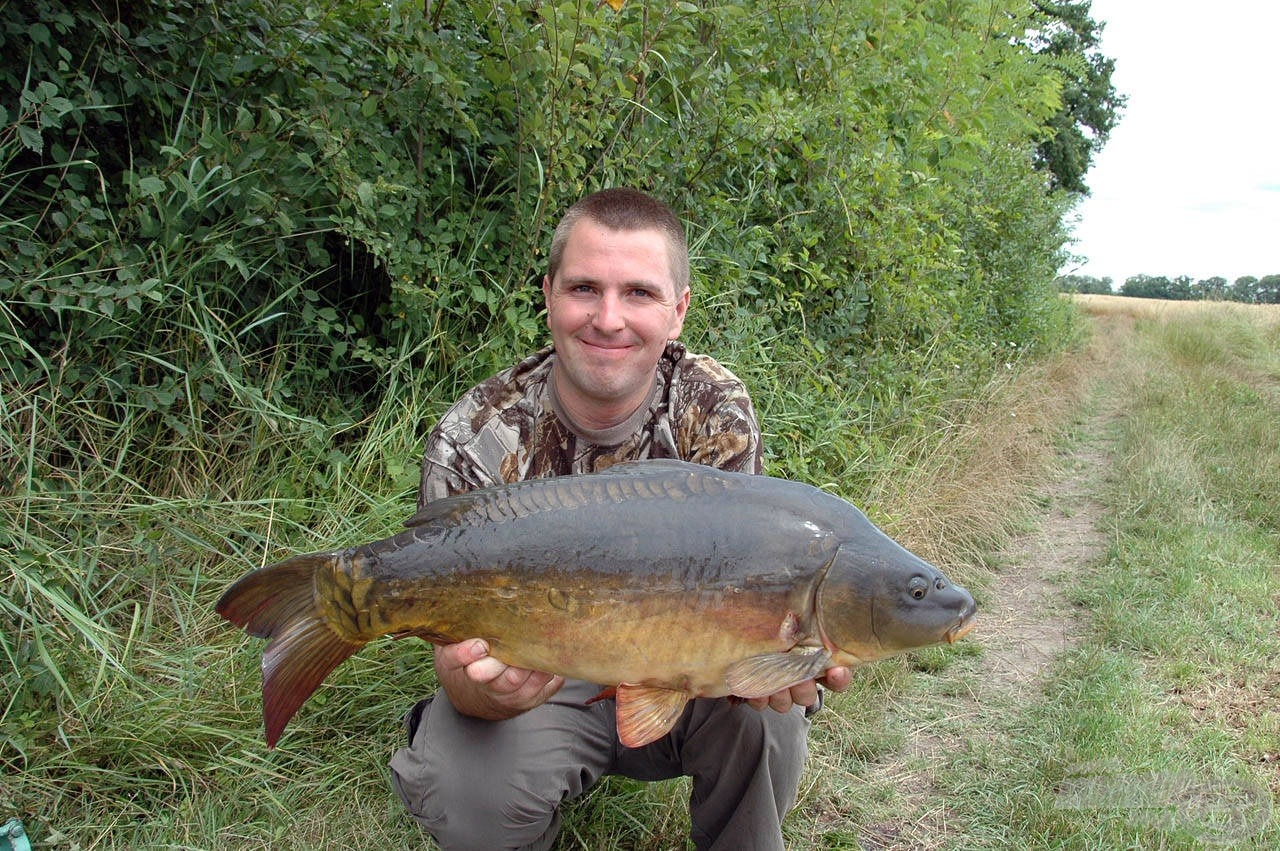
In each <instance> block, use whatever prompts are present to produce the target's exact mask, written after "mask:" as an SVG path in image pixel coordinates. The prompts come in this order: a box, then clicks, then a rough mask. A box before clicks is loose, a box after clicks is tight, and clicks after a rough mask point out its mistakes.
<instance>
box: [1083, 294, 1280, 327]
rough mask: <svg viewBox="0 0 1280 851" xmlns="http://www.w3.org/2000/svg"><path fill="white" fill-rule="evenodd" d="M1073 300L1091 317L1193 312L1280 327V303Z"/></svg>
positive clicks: (1086, 297)
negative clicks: (1249, 320)
mask: <svg viewBox="0 0 1280 851" xmlns="http://www.w3.org/2000/svg"><path fill="white" fill-rule="evenodd" d="M1072 300H1073V301H1074V302H1075V303H1076V304H1077V305H1079V306H1080V309H1081V310H1083V311H1084V312H1085V313H1087V314H1089V315H1090V316H1097V317H1126V318H1129V319H1168V318H1175V317H1186V316H1187V315H1188V314H1194V313H1213V314H1214V315H1217V316H1221V315H1222V314H1223V313H1227V314H1238V315H1241V316H1249V317H1251V318H1253V319H1255V320H1257V321H1261V322H1263V323H1265V324H1266V325H1280V304H1240V303H1238V302H1232V301H1214V302H1205V301H1170V300H1167V299H1159V298H1131V297H1129V296H1119V295H1074V296H1072Z"/></svg>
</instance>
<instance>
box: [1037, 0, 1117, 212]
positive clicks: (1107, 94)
mask: <svg viewBox="0 0 1280 851" xmlns="http://www.w3.org/2000/svg"><path fill="white" fill-rule="evenodd" d="M1034 5H1035V7H1036V9H1037V10H1038V11H1039V13H1040V16H1041V21H1042V24H1041V26H1040V28H1039V29H1038V31H1037V32H1036V33H1035V34H1034V36H1033V37H1032V39H1031V43H1032V46H1033V49H1035V51H1036V52H1037V54H1039V55H1041V56H1045V57H1048V58H1050V59H1051V60H1052V62H1053V64H1054V67H1056V68H1057V69H1058V73H1059V74H1060V75H1061V77H1062V105H1061V108H1060V109H1059V110H1058V111H1057V112H1056V113H1055V114H1054V115H1053V117H1052V118H1050V119H1049V121H1048V122H1047V123H1046V127H1045V129H1046V136H1045V138H1044V139H1043V141H1041V142H1040V145H1039V149H1038V153H1037V160H1038V162H1039V163H1040V166H1041V167H1042V168H1043V169H1045V170H1046V171H1047V172H1048V173H1049V174H1050V175H1052V180H1053V185H1054V186H1056V187H1061V188H1062V189H1065V190H1067V191H1068V192H1074V193H1078V194H1081V195H1087V194H1089V187H1088V185H1087V184H1086V183H1085V175H1086V174H1087V173H1088V171H1089V167H1090V166H1091V165H1092V164H1093V157H1094V155H1095V154H1096V153H1097V152H1098V151H1100V150H1101V149H1102V147H1103V145H1105V144H1106V142H1107V138H1108V137H1109V136H1110V134H1111V130H1112V129H1113V128H1114V127H1115V125H1116V122H1117V121H1118V120H1119V117H1120V111H1121V109H1122V108H1123V107H1124V104H1125V98H1124V96H1122V95H1120V94H1119V93H1117V92H1116V89H1115V86H1113V85H1112V83H1111V75H1112V73H1113V72H1114V71H1115V64H1116V63H1115V60H1114V59H1111V58H1109V57H1107V56H1104V55H1103V54H1102V53H1101V52H1100V51H1099V46H1100V40H1101V37H1102V30H1103V28H1104V26H1105V25H1104V24H1102V23H1099V22H1096V21H1094V20H1093V18H1092V17H1090V14H1089V10H1090V0H1035V3H1034Z"/></svg>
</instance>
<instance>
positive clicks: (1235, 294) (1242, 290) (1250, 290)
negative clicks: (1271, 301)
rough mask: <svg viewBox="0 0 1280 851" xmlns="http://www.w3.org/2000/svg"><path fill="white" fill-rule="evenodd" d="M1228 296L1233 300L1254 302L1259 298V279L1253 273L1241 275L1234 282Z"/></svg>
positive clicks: (1246, 302)
mask: <svg viewBox="0 0 1280 851" xmlns="http://www.w3.org/2000/svg"><path fill="white" fill-rule="evenodd" d="M1228 297H1229V298H1230V299H1231V300H1232V301H1240V302H1244V303H1245V304H1253V303H1254V302H1256V301H1257V300H1258V279H1257V278H1256V277H1255V276H1253V275H1241V276H1240V277H1239V278H1236V279H1235V281H1233V282H1232V284H1231V289H1230V291H1229V293H1228Z"/></svg>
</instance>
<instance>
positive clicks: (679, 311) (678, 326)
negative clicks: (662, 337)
mask: <svg viewBox="0 0 1280 851" xmlns="http://www.w3.org/2000/svg"><path fill="white" fill-rule="evenodd" d="M689 293H690V288H689V287H685V288H684V292H682V293H681V294H680V297H679V298H677V299H676V315H675V318H674V319H672V321H671V330H670V331H669V332H668V333H667V339H668V340H675V339H677V338H678V337H679V336H680V332H681V331H683V330H684V315H685V313H687V312H688V310H689Z"/></svg>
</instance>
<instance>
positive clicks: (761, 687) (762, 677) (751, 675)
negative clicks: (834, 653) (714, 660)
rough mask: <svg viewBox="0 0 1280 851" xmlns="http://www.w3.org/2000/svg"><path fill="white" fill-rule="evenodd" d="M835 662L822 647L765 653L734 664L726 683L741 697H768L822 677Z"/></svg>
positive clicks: (726, 676) (730, 689)
mask: <svg viewBox="0 0 1280 851" xmlns="http://www.w3.org/2000/svg"><path fill="white" fill-rule="evenodd" d="M830 661H831V656H830V654H828V653H827V651H826V650H823V649H821V648H819V649H817V650H812V649H809V648H806V649H804V650H803V651H801V650H793V651H791V652H790V653H764V654H762V655H760V656H751V657H749V658H746V659H742V660H740V661H738V662H734V663H733V664H732V665H730V666H729V670H728V672H727V673H726V674H725V684H726V685H728V686H729V691H730V692H731V693H732V694H736V695H737V696H738V697H746V698H753V697H768V696H769V695H771V694H774V693H775V692H779V691H782V690H783V689H784V688H787V687H789V686H793V685H795V684H796V683H799V682H804V681H805V680H811V679H813V678H814V677H817V676H820V675H821V674H822V672H823V671H825V670H826V669H827V665H828V663H829V662H830Z"/></svg>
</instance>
